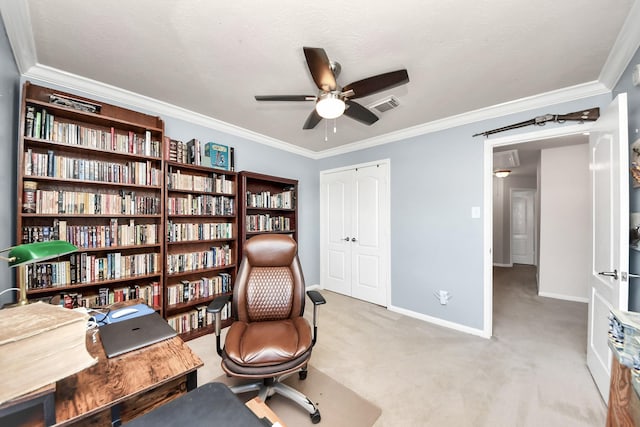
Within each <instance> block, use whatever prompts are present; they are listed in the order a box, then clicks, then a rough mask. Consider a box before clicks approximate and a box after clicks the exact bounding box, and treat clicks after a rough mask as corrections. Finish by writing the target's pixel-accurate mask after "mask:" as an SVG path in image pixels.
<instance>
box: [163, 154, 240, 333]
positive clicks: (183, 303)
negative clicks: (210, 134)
mask: <svg viewBox="0 0 640 427" xmlns="http://www.w3.org/2000/svg"><path fill="white" fill-rule="evenodd" d="M165 169H166V178H165V180H166V184H167V188H166V202H165V203H166V208H167V213H166V230H167V237H166V248H165V253H166V260H165V292H166V293H165V316H166V319H167V321H168V322H169V324H170V325H171V326H172V327H173V328H174V329H176V331H178V333H179V334H180V336H181V337H182V339H184V340H189V339H193V338H197V337H199V336H202V335H204V334H208V333H211V332H213V318H212V316H211V315H210V314H208V313H207V311H206V308H207V305H208V304H209V303H210V302H211V301H212V300H213V299H214V298H215V297H216V296H218V295H223V294H225V293H229V294H230V293H231V292H232V289H233V283H234V281H235V278H236V272H237V259H238V252H237V249H238V248H237V245H238V243H237V242H238V240H237V239H238V214H237V210H238V205H237V191H238V174H237V173H236V172H231V171H226V170H222V169H213V168H210V167H205V166H197V165H191V164H185V163H179V162H176V161H166V162H165ZM229 313H230V305H229V306H228V308H227V309H226V310H225V312H223V319H225V322H224V324H223V326H227V323H230V320H227V319H228V317H229Z"/></svg>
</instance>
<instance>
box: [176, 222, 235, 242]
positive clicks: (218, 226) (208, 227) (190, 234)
mask: <svg viewBox="0 0 640 427" xmlns="http://www.w3.org/2000/svg"><path fill="white" fill-rule="evenodd" d="M232 238H233V224H232V223H202V224H194V223H189V224H182V223H176V222H173V221H169V222H168V223H167V239H168V240H169V241H170V242H185V241H196V240H214V239H232Z"/></svg>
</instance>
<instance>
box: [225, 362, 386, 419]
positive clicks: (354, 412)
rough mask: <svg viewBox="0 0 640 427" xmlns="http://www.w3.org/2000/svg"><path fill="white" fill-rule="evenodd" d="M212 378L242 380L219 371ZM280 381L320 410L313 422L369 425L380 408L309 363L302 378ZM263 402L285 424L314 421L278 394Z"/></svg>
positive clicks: (230, 380)
mask: <svg viewBox="0 0 640 427" xmlns="http://www.w3.org/2000/svg"><path fill="white" fill-rule="evenodd" d="M214 381H219V382H222V383H225V384H228V385H233V384H238V383H241V382H242V380H238V379H235V378H228V377H227V376H226V375H221V376H220V377H218V378H215V379H214ZM284 382H285V383H286V384H288V385H290V386H292V387H293V388H295V389H296V390H299V391H301V392H302V393H304V394H305V395H306V396H307V397H308V398H309V399H311V401H312V402H313V403H314V404H315V405H316V407H317V408H318V409H319V410H320V415H321V416H322V421H320V424H317V425H319V426H331V427H371V426H372V425H373V423H375V422H376V420H377V419H378V417H379V416H380V414H381V413H382V411H381V410H380V408H378V407H377V406H375V405H374V404H372V403H371V402H369V401H368V400H366V399H363V398H362V397H360V396H359V395H358V394H356V393H355V392H353V391H352V390H350V389H348V388H346V387H345V386H343V385H342V384H340V383H339V382H337V381H335V380H334V379H333V378H331V377H329V376H328V375H325V374H323V373H322V372H320V371H318V370H317V369H314V368H313V367H312V366H310V367H309V372H308V376H307V379H306V380H304V381H301V380H299V379H298V375H297V374H296V375H292V376H291V377H289V378H287V379H286V380H285V381H284ZM239 397H240V398H241V399H243V400H244V401H247V400H249V399H252V398H253V397H255V393H246V394H244V395H240V396H239ZM267 405H268V406H269V408H271V410H272V411H273V412H275V413H276V414H277V415H278V416H279V417H280V419H281V420H282V421H283V422H284V423H285V424H286V425H287V427H299V426H312V425H314V424H312V423H311V419H310V418H309V414H308V413H307V412H306V411H304V410H303V409H302V408H301V407H299V406H298V405H296V404H295V403H293V402H291V401H290V400H288V399H286V398H283V397H282V396H279V395H274V396H273V397H271V398H270V399H269V400H268V401H267Z"/></svg>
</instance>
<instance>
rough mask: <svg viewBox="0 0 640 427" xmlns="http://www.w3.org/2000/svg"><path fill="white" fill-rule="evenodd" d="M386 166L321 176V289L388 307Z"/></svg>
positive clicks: (380, 165)
mask: <svg viewBox="0 0 640 427" xmlns="http://www.w3.org/2000/svg"><path fill="white" fill-rule="evenodd" d="M388 170H389V168H388V165H387V164H386V163H379V164H375V165H367V166H358V167H357V168H354V169H349V170H343V171H337V172H328V173H322V174H321V177H320V216H321V219H320V234H321V239H320V246H321V248H320V250H321V260H320V268H321V279H320V280H321V283H320V284H321V286H322V287H323V288H324V289H328V290H331V291H334V292H338V293H341V294H344V295H349V296H353V297H355V298H358V299H362V300H364V301H368V302H372V303H374V304H379V305H383V306H386V305H387V292H388V286H389V285H388V284H389V194H388V192H389V191H388V188H389V185H388Z"/></svg>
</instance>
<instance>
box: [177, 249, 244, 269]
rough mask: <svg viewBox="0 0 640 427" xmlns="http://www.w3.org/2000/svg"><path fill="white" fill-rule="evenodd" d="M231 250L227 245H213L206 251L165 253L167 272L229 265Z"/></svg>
mask: <svg viewBox="0 0 640 427" xmlns="http://www.w3.org/2000/svg"><path fill="white" fill-rule="evenodd" d="M232 262H233V251H232V250H231V247H230V246H229V245H222V246H213V247H212V248H211V249H209V250H208V251H200V252H189V253H180V254H169V255H167V273H168V274H173V273H182V272H185V271H195V270H202V269H205V268H213V267H222V266H225V265H231V264H232Z"/></svg>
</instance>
